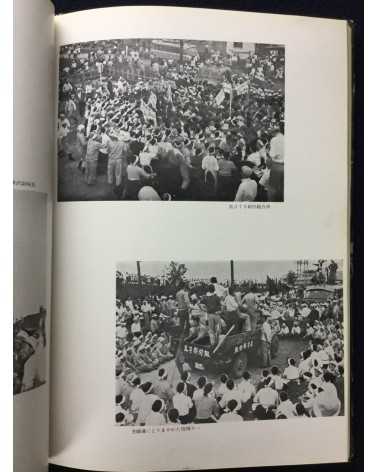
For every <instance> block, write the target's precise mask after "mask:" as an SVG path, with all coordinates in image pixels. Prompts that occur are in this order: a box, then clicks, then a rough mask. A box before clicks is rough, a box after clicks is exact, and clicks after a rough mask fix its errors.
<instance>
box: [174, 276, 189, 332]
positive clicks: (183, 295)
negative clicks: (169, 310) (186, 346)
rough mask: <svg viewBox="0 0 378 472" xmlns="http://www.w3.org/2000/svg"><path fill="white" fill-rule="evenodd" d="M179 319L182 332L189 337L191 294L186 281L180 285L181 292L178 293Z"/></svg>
mask: <svg viewBox="0 0 378 472" xmlns="http://www.w3.org/2000/svg"><path fill="white" fill-rule="evenodd" d="M176 301H177V309H178V317H179V320H180V332H181V333H182V334H184V335H187V334H188V332H189V309H190V299H189V293H188V290H187V288H186V284H185V282H184V281H181V282H180V284H179V291H178V292H177V293H176Z"/></svg>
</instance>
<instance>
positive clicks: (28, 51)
mask: <svg viewBox="0 0 378 472" xmlns="http://www.w3.org/2000/svg"><path fill="white" fill-rule="evenodd" d="M14 21H15V25H14V29H15V38H14V91H15V93H14V97H15V98H14V99H15V102H14V160H13V162H14V175H13V179H14V180H13V185H14V193H13V212H14V213H13V220H14V227H13V241H14V259H13V266H14V267H13V269H14V270H13V291H14V295H13V299H14V303H13V305H14V308H13V310H14V311H13V359H14V360H13V365H14V372H13V392H14V402H13V404H14V470H15V471H17V472H22V471H25V472H34V471H35V472H37V471H38V472H40V471H41V470H45V469H47V462H48V445H49V397H50V391H49V390H50V388H49V387H50V386H49V344H50V301H51V297H50V294H51V252H52V245H51V243H52V194H51V184H52V172H51V171H52V159H51V156H52V152H53V121H52V116H53V114H54V111H53V110H54V94H53V89H54V74H53V72H54V66H53V64H54V16H53V7H52V5H51V4H50V3H49V2H45V1H43V0H38V1H35V2H23V1H22V0H17V1H15V2H14Z"/></svg>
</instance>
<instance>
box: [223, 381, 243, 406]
mask: <svg viewBox="0 0 378 472" xmlns="http://www.w3.org/2000/svg"><path fill="white" fill-rule="evenodd" d="M230 400H236V402H237V406H236V409H235V411H239V410H240V408H241V406H242V402H241V396H240V391H239V390H238V389H237V388H236V387H235V383H234V381H233V380H232V379H228V380H227V383H226V390H225V392H224V394H223V396H222V399H221V400H220V402H219V406H220V407H221V408H226V407H227V405H228V402H229V401H230Z"/></svg>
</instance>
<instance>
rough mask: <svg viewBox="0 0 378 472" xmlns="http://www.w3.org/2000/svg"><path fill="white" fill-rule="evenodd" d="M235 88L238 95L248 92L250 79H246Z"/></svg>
mask: <svg viewBox="0 0 378 472" xmlns="http://www.w3.org/2000/svg"><path fill="white" fill-rule="evenodd" d="M235 90H236V94H237V95H243V94H244V93H247V92H248V80H246V81H245V82H243V83H241V84H238V85H237V86H236V87H235Z"/></svg>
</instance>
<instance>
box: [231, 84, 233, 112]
mask: <svg viewBox="0 0 378 472" xmlns="http://www.w3.org/2000/svg"><path fill="white" fill-rule="evenodd" d="M232 97H233V88H232V84H231V90H230V118H231V114H232Z"/></svg>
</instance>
